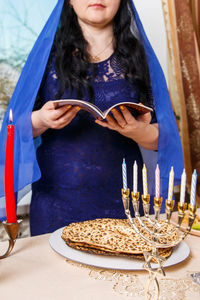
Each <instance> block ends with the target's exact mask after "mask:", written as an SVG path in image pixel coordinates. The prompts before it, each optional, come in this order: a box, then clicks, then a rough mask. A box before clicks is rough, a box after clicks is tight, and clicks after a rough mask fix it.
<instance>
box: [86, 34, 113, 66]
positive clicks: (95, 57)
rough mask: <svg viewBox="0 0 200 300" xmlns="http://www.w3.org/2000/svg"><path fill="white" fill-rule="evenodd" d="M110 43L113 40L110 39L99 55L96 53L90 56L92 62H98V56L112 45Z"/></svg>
mask: <svg viewBox="0 0 200 300" xmlns="http://www.w3.org/2000/svg"><path fill="white" fill-rule="evenodd" d="M112 42H113V38H112V40H111V41H110V42H109V43H108V44H107V45H106V47H105V48H104V49H103V50H101V51H100V52H99V53H97V54H95V55H90V56H91V58H92V60H93V61H94V62H97V61H99V60H100V57H99V55H101V54H102V53H104V51H106V49H107V48H108V47H109V46H110V45H111V44H112Z"/></svg>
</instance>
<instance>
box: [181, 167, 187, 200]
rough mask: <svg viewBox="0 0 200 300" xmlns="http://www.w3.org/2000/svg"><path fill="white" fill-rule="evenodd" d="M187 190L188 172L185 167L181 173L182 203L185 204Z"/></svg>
mask: <svg viewBox="0 0 200 300" xmlns="http://www.w3.org/2000/svg"><path fill="white" fill-rule="evenodd" d="M185 190H186V173H185V169H184V170H183V173H182V175H181V195H180V205H181V206H183V204H184V203H185Z"/></svg>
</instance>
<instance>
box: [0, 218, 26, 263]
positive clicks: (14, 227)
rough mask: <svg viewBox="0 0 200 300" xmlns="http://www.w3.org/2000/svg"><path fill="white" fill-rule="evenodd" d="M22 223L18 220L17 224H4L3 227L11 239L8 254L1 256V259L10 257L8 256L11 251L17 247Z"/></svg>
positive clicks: (4, 222)
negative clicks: (16, 243)
mask: <svg viewBox="0 0 200 300" xmlns="http://www.w3.org/2000/svg"><path fill="white" fill-rule="evenodd" d="M21 222H22V220H17V222H16V223H7V222H6V221H3V222H2V224H3V227H4V229H5V231H6V232H7V234H8V237H9V239H8V242H9V244H8V249H7V250H6V252H5V253H4V254H3V255H1V256H0V259H3V258H6V257H8V255H9V254H10V253H11V251H12V249H13V247H14V245H15V242H16V239H17V236H18V232H19V226H20V224H21Z"/></svg>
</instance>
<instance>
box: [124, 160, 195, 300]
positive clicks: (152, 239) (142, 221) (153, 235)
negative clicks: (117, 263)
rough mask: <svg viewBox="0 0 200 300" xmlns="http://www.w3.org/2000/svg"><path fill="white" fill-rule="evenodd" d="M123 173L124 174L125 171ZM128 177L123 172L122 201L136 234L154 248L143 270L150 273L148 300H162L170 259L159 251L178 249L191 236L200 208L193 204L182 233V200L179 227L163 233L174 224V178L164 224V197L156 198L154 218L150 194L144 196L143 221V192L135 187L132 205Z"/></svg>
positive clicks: (170, 181) (167, 201) (145, 253)
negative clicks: (160, 278)
mask: <svg viewBox="0 0 200 300" xmlns="http://www.w3.org/2000/svg"><path fill="white" fill-rule="evenodd" d="M122 166H123V165H122ZM122 170H123V171H124V170H125V169H122ZM125 171H126V170H125ZM144 173H145V172H144ZM172 174H173V173H172ZM170 175H171V174H170ZM124 176H125V177H126V172H123V188H122V190H121V191H122V201H123V206H124V211H125V214H126V217H127V219H128V221H129V223H130V226H131V227H132V228H133V230H134V231H135V232H136V233H137V234H139V235H140V237H141V238H142V239H143V240H144V241H145V242H147V243H148V244H149V245H150V246H151V248H152V250H151V251H150V252H147V251H146V252H144V253H143V254H144V258H145V263H144V266H143V267H144V269H145V270H147V271H148V272H149V277H148V280H147V284H146V288H145V296H146V299H148V300H149V299H153V298H154V299H159V295H160V288H159V282H158V276H159V275H163V276H165V270H164V263H165V261H166V259H165V258H164V257H162V256H161V255H160V254H159V251H158V249H159V248H170V247H175V246H176V245H178V244H179V243H180V242H181V241H183V240H184V239H185V237H186V236H187V234H188V233H189V232H190V230H191V228H192V225H193V222H194V220H195V217H196V210H197V207H196V205H195V203H194V201H191V202H190V204H189V205H188V210H189V218H188V224H187V227H184V230H183V228H181V230H180V227H181V224H182V221H183V218H184V216H185V211H186V209H187V203H184V202H183V201H182V196H181V201H180V202H179V203H178V218H177V224H176V225H173V226H172V225H171V228H172V229H170V230H169V231H167V232H164V233H163V231H162V229H163V228H164V226H166V225H168V224H171V216H172V212H173V210H174V205H175V201H174V200H173V199H172V196H171V195H173V193H172V191H173V188H172V184H171V183H172V180H171V178H170V180H169V192H168V199H166V202H165V215H164V219H162V220H161V218H160V212H161V205H162V200H163V199H162V197H156V196H155V197H154V207H153V208H154V216H153V215H151V216H150V194H148V193H144V194H143V195H142V196H141V198H142V206H143V211H144V216H142V217H141V215H140V212H139V208H140V200H139V196H140V195H139V192H136V189H135V188H134V187H133V191H132V192H131V198H132V201H130V190H129V188H127V184H126V182H125V184H124ZM143 180H144V181H145V178H143ZM193 181H194V180H193ZM124 187H125V188H124ZM143 190H145V192H146V189H145V187H144V182H143ZM182 190H183V189H182ZM193 190H194V184H193ZM156 194H157V195H158V194H159V193H157V192H156ZM193 194H194V193H193ZM192 196H194V195H192ZM130 202H132V206H133V211H134V215H135V218H133V217H132V215H131V212H130ZM148 225H150V226H148ZM174 233H177V236H176V239H174V240H170V239H168V237H170V236H171V235H173V234H174ZM163 239H166V240H169V242H166V243H163V242H162V240H163ZM152 260H154V261H156V262H157V265H158V267H156V268H155V267H152V265H151V262H152ZM152 286H154V287H155V290H154V293H151V288H152Z"/></svg>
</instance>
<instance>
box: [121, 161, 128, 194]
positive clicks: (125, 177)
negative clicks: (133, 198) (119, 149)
mask: <svg viewBox="0 0 200 300" xmlns="http://www.w3.org/2000/svg"><path fill="white" fill-rule="evenodd" d="M122 178H123V189H124V190H127V172H126V162H125V158H124V159H123V164H122Z"/></svg>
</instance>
